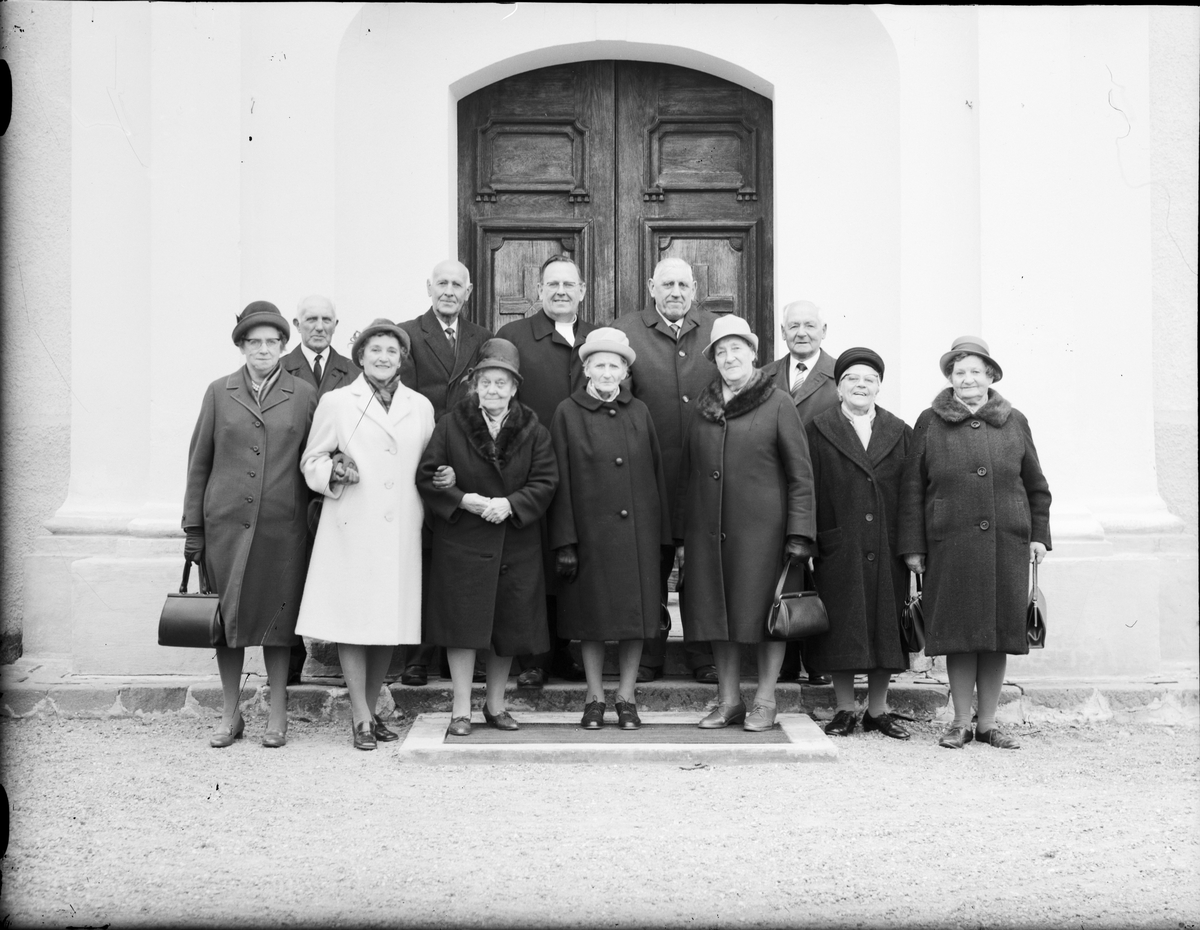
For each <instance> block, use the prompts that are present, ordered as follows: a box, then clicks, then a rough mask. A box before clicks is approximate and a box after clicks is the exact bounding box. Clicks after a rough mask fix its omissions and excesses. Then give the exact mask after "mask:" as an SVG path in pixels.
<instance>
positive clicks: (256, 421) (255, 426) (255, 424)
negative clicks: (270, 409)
mask: <svg viewBox="0 0 1200 930" xmlns="http://www.w3.org/2000/svg"><path fill="white" fill-rule="evenodd" d="M260 426H262V424H261V423H259V422H258V420H255V421H254V428H255V429H258V428H259V427H260Z"/></svg>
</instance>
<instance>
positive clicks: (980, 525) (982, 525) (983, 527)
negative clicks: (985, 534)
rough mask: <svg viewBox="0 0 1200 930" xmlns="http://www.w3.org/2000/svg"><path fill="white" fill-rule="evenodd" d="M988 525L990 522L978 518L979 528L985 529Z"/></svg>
mask: <svg viewBox="0 0 1200 930" xmlns="http://www.w3.org/2000/svg"><path fill="white" fill-rule="evenodd" d="M989 526H991V524H990V523H988V522H987V520H980V521H979V528H980V529H981V530H986V529H987V528H988V527H989Z"/></svg>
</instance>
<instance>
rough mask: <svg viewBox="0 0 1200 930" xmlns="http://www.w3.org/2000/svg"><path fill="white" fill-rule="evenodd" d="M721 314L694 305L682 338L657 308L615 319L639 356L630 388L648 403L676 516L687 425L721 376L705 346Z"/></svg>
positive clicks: (677, 530)
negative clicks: (703, 393) (702, 395)
mask: <svg viewBox="0 0 1200 930" xmlns="http://www.w3.org/2000/svg"><path fill="white" fill-rule="evenodd" d="M718 319H720V316H719V315H718V314H716V313H712V312H710V311H708V310H701V309H699V308H698V307H695V306H693V307H692V308H691V309H690V310H688V312H687V313H686V314H684V316H683V319H682V321H681V322H680V327H679V340H678V341H676V340H675V337H674V336H673V335H672V334H671V328H670V327H669V326H667V323H666V321H665V320H664V319H663V318H662V315H661V314H660V313H659V312H658V311H657V310H655V309H654V308H653V307H652V308H650V309H649V310H643V311H642V312H640V313H628V314H625V315H624V316H622V317H620V318H618V319H617V321H616V322H615V323H613V326H615V327H616V328H617V329H619V330H621V332H623V333H625V335H626V336H628V337H629V345H630V347H631V348H632V349H633V351H634V352H636V353H637V361H635V362H634V363H633V366H632V367H631V368H630V370H629V381H628V383H629V389H630V390H631V391H632V392H633V396H634V397H636V398H637V399H638V400H640V401H641V402H642V403H644V404H645V405H646V406H647V407H649V408H650V416H651V417H652V418H653V420H654V430H655V432H656V433H657V434H658V442H659V448H660V449H661V450H662V457H663V471H664V472H665V474H666V479H667V499H668V500H669V501H671V502H672V510H673V513H672V517H673V518H674V517H676V516H681V514H679V515H677V514H675V513H674V507H673V505H674V502H675V500H676V498H677V497H678V494H679V468H680V462H681V461H682V459H683V441H684V437H685V436H686V435H687V428H688V424H689V423H690V422H691V418H692V414H693V413H694V412H695V409H696V401H697V399H698V398H699V396H700V392H701V391H703V390H704V389H705V388H706V387H707V386H708V385H709V383H710V382H711V381H712V379H713V378H715V377H716V376H717V366H716V365H714V364H713V363H712V362H710V361H709V360H708V359H707V358H705V357H704V347H705V346H707V345H708V343H709V341H710V340H711V338H712V328H713V323H715V322H716V321H717V320H718ZM672 528H673V532H674V534H675V538H676V539H682V538H683V525H682V523H674V524H673V527H672Z"/></svg>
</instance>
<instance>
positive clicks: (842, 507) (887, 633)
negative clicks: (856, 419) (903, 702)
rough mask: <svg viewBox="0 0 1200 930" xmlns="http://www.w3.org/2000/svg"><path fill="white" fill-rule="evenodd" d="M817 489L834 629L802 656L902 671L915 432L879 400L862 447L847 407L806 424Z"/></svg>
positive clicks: (853, 667) (820, 584)
mask: <svg viewBox="0 0 1200 930" xmlns="http://www.w3.org/2000/svg"><path fill="white" fill-rule="evenodd" d="M807 433H808V454H809V457H810V458H811V460H812V467H813V480H814V482H815V483H816V492H817V551H818V557H817V558H816V559H815V560H814V563H813V569H814V573H815V576H816V583H817V591H818V592H819V593H820V595H821V601H822V602H823V603H824V604H825V610H826V612H827V613H828V614H829V632H828V633H823V634H821V635H820V636H813V637H810V638H809V639H806V640H805V641H804V644H805V653H804V661H805V662H806V663H808V664H809V665H811V666H812V667H813V668H816V669H819V670H821V671H823V672H868V671H871V670H872V669H891V670H893V671H900V670H903V669H905V668H907V667H908V654H907V652H906V651H905V649H904V646H903V644H902V642H901V639H900V613H901V611H902V610H903V609H904V598H905V594H906V593H907V591H908V569H907V568H906V567H905V565H904V560H903V559H902V558H901V557H900V555H899V552H898V550H897V549H896V542H897V530H898V514H899V507H900V479H901V476H902V475H903V473H904V462H905V459H906V458H907V456H908V445H909V441H910V440H911V438H912V430H911V429H910V428H909V427H908V426H907V425H906V424H905V423H904V421H903V420H901V419H900V418H899V417H897V416H894V415H893V414H891V413H889V412H888V411H886V410H884V409H883V408H882V407H879V406H876V408H875V420H874V422H873V423H872V424H871V439H870V441H869V442H868V444H867V448H866V449H863V445H862V441H861V440H860V439H859V438H858V433H856V432H855V431H854V427H853V426H851V425H850V421H849V420H848V419H847V417H846V414H845V413H844V412H843V411H842V409H841V405H840V404H839V405H838V406H837V407H835V408H833V409H832V410H826V411H825V412H824V413H822V414H820V415H819V416H818V417H817V418H816V419H814V420H813V421H812V423H810V424H809V425H808V430H807Z"/></svg>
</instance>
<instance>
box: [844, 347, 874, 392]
mask: <svg viewBox="0 0 1200 930" xmlns="http://www.w3.org/2000/svg"><path fill="white" fill-rule="evenodd" d="M852 365H869V366H870V367H871V368H874V369H875V370H876V371H877V372H879V380H880V381H882V380H883V359H882V358H880V357H879V353H878V352H876V351H874V350H873V349H868V348H866V347H865V346H855V347H854V348H852V349H847V350H846V351H845V352H843V353H842V354H841V355H839V356H838V357H837V361H836V362H834V363H833V383H834V384H837V383H838V382H839V381H841V380H842V375H844V374H845V373H846V369H847V368H849V367H850V366H852Z"/></svg>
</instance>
